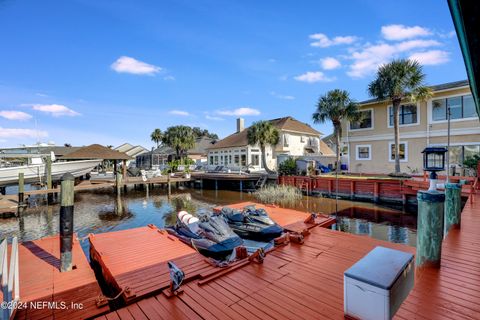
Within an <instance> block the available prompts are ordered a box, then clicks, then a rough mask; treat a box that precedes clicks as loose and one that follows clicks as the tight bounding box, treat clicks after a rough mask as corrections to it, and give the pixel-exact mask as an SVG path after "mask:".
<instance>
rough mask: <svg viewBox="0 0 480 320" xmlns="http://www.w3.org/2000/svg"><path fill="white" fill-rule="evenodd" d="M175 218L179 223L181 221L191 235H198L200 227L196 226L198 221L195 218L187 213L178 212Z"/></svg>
mask: <svg viewBox="0 0 480 320" xmlns="http://www.w3.org/2000/svg"><path fill="white" fill-rule="evenodd" d="M177 217H178V219H179V220H180V221H182V222H183V223H184V224H185V225H186V226H187V227H188V228H189V229H190V231H191V232H193V233H198V232H199V231H200V227H199V226H198V224H199V222H200V220H198V218H197V217H194V216H192V215H191V214H190V213H188V212H187V211H180V212H179V213H178V214H177Z"/></svg>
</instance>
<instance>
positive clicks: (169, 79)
mask: <svg viewBox="0 0 480 320" xmlns="http://www.w3.org/2000/svg"><path fill="white" fill-rule="evenodd" d="M163 80H166V81H174V80H175V77H174V76H165V77H163Z"/></svg>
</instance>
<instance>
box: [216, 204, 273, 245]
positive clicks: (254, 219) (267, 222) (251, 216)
mask: <svg viewBox="0 0 480 320" xmlns="http://www.w3.org/2000/svg"><path fill="white" fill-rule="evenodd" d="M221 215H222V216H224V217H225V218H226V220H227V222H228V225H229V226H230V228H232V230H233V231H234V232H235V233H236V234H238V235H239V236H240V237H241V238H244V239H250V240H255V241H262V242H269V241H271V240H273V239H275V238H277V237H279V236H281V235H282V233H283V228H282V227H280V226H279V225H278V224H277V223H276V222H275V221H273V220H272V219H271V218H270V217H269V216H268V213H267V212H266V211H265V210H264V209H262V208H255V206H246V207H245V208H243V210H237V209H232V208H228V207H224V208H223V209H222V211H221Z"/></svg>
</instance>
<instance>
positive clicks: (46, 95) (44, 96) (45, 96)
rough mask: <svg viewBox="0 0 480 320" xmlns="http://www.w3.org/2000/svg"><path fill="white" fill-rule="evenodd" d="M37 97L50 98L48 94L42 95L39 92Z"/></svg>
mask: <svg viewBox="0 0 480 320" xmlns="http://www.w3.org/2000/svg"><path fill="white" fill-rule="evenodd" d="M35 95H36V96H39V97H42V98H47V97H48V94H45V93H41V92H37V93H35Z"/></svg>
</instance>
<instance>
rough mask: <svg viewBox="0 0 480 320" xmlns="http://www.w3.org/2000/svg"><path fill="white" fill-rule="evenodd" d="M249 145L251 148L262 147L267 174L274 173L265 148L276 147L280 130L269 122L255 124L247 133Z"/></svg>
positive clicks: (263, 163)
mask: <svg viewBox="0 0 480 320" xmlns="http://www.w3.org/2000/svg"><path fill="white" fill-rule="evenodd" d="M247 140H248V144H249V145H251V146H256V145H257V144H258V145H260V150H261V151H262V165H263V167H264V168H265V171H267V173H274V171H272V170H270V169H269V168H268V165H267V157H266V154H265V147H266V146H267V145H270V146H276V145H277V144H278V141H279V140H280V134H279V132H278V129H277V128H276V127H275V126H274V125H273V124H272V123H271V122H269V121H257V122H254V123H253V124H252V125H251V126H250V127H249V128H248V131H247Z"/></svg>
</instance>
